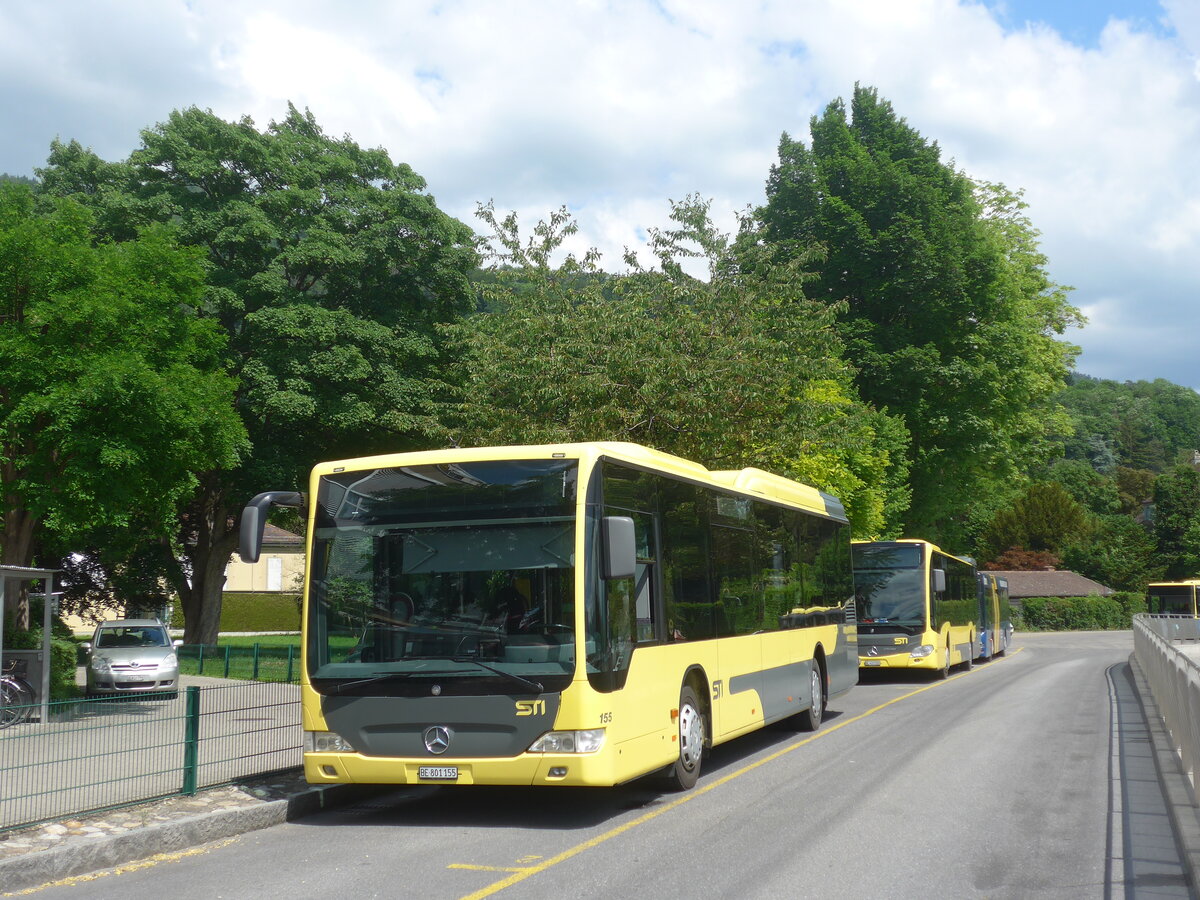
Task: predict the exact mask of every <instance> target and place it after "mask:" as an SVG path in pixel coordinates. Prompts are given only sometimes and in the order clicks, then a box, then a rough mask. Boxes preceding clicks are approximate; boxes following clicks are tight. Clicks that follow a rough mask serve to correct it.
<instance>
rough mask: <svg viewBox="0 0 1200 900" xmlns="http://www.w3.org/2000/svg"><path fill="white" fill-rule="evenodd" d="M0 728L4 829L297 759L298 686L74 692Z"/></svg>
mask: <svg viewBox="0 0 1200 900" xmlns="http://www.w3.org/2000/svg"><path fill="white" fill-rule="evenodd" d="M48 709H49V714H48V716H47V720H46V721H45V722H43V721H41V720H40V719H41V711H42V707H41V706H40V705H39V706H36V707H34V708H33V709H32V710H31V711H32V715H31V717H30V719H29V721H27V722H25V723H23V724H20V725H14V726H12V727H10V728H6V729H3V730H0V831H7V830H11V829H14V828H20V827H23V826H26V825H32V824H36V823H38V822H45V821H48V820H51V819H55V818H61V817H65V816H78V815H83V814H85V813H90V812H98V811H101V810H105V809H111V808H114V807H118V806H128V805H131V804H134V803H143V802H146V801H148V800H156V799H159V798H161V797H167V796H171V795H177V794H194V793H195V792H196V791H197V790H199V789H200V788H204V787H213V786H216V785H220V784H228V783H230V782H232V781H235V780H237V779H239V778H247V777H250V776H253V775H263V774H268V773H271V772H277V771H281V770H284V769H290V768H295V767H297V766H299V765H300V764H301V731H300V690H299V688H298V687H297V686H295V685H291V684H271V683H262V682H245V683H242V684H211V685H203V686H200V685H192V686H189V687H187V688H186V689H185V690H184V691H183V692H181V693H180V694H179V695H178V696H177V697H174V698H170V699H156V698H152V697H150V696H134V697H114V698H104V699H89V700H70V701H63V702H54V703H50V704H49V707H48Z"/></svg>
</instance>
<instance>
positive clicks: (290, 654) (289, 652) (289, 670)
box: [287, 644, 292, 684]
mask: <svg viewBox="0 0 1200 900" xmlns="http://www.w3.org/2000/svg"><path fill="white" fill-rule="evenodd" d="M287 683H288V684H291V683H292V645H291V644H288V673H287Z"/></svg>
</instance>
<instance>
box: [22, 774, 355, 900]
mask: <svg viewBox="0 0 1200 900" xmlns="http://www.w3.org/2000/svg"><path fill="white" fill-rule="evenodd" d="M362 793H363V789H362V788H355V787H352V786H341V785H338V786H333V787H317V788H314V787H311V786H310V785H309V784H308V783H307V782H305V780H304V775H303V773H302V772H300V771H298V770H297V771H292V772H287V773H282V774H279V775H275V776H273V777H267V778H262V779H254V780H247V781H245V782H243V783H242V784H239V785H235V786H230V787H223V788H213V789H210V790H205V791H201V792H200V793H198V794H197V795H196V796H195V797H183V796H177V797H169V798H167V799H164V800H159V801H156V802H152V803H143V804H140V805H138V806H129V807H125V808H123V809H116V810H111V811H109V812H107V813H97V814H95V815H90V816H83V817H80V818H78V819H64V820H61V821H58V822H53V823H50V824H46V825H38V826H35V827H32V828H27V829H23V830H21V831H16V832H9V833H7V834H0V891H2V892H3V893H0V896H4V897H9V896H14V894H15V893H16V892H20V891H24V890H26V889H29V888H34V887H39V886H41V885H44V884H47V883H50V882H54V881H60V880H63V879H66V878H70V877H72V876H76V875H84V874H87V873H90V872H98V871H101V870H103V869H108V868H112V867H114V866H120V865H123V864H125V863H129V862H133V861H135V860H140V859H148V858H150V857H153V856H155V855H156V854H159V853H172V852H177V851H180V850H186V849H190V848H192V847H196V846H199V845H201V844H206V843H208V842H210V841H215V840H220V839H222V838H226V837H231V836H234V835H238V834H245V833H246V832H249V831H255V830H257V829H259V828H269V827H270V826H272V825H279V824H281V823H283V822H287V821H291V820H293V819H298V818H301V817H303V816H306V815H310V814H312V813H314V812H317V811H319V810H321V809H325V808H329V807H332V806H336V805H340V804H341V803H344V802H350V801H351V800H353V799H354V798H355V797H357V796H361V795H362Z"/></svg>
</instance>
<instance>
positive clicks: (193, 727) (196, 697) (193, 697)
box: [183, 685, 200, 797]
mask: <svg viewBox="0 0 1200 900" xmlns="http://www.w3.org/2000/svg"><path fill="white" fill-rule="evenodd" d="M199 768H200V688H198V687H196V686H195V685H191V686H189V687H188V689H187V701H186V703H185V709H184V714H183V795H184V796H185V797H194V796H196V782H197V780H198V779H197V771H198V769H199Z"/></svg>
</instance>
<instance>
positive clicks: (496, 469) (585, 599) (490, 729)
mask: <svg viewBox="0 0 1200 900" xmlns="http://www.w3.org/2000/svg"><path fill="white" fill-rule="evenodd" d="M272 504H277V505H287V506H300V507H306V508H307V521H308V535H309V536H308V564H307V566H306V577H305V590H304V595H305V596H304V613H303V615H304V618H303V632H304V634H303V643H304V647H303V654H302V658H303V672H302V677H301V690H302V694H303V727H304V742H305V750H304V769H305V774H306V776H307V778H308V780H309V781H310V782H312V783H314V784H330V783H376V784H416V783H423V784H508V785H517V784H521V785H614V784H619V783H622V782H626V781H629V780H632V779H634V778H637V777H639V776H643V775H647V774H650V773H655V772H660V773H661V774H662V775H663V776H664V779H665V781H666V783H667V784H668V785H669V786H671V787H673V788H675V789H680V790H684V789H687V788H689V787H691V786H692V785H693V784H694V783H695V782H696V779H697V778H698V777H699V774H700V766H701V760H702V757H703V755H704V753H705V751H706V749H707V748H709V747H711V746H713V745H716V744H720V743H722V742H724V741H728V740H730V739H732V738H736V737H738V736H739V735H744V734H746V733H748V732H751V731H754V730H755V729H758V728H762V727H763V726H764V725H766V724H768V723H771V722H777V721H785V720H786V721H788V722H789V723H794V724H795V725H796V726H797V727H798V728H803V729H808V730H814V729H816V728H818V727H819V725H820V723H821V718H822V716H823V715H824V711H825V708H826V704H827V703H828V701H829V699H830V698H832V697H834V696H837V695H838V694H841V693H842V692H844V691H847V690H849V689H850V687H851V686H852V685H854V684H855V683H856V682H857V680H858V648H857V646H856V644H855V630H854V619H853V590H854V588H853V580H852V576H851V571H850V541H849V528H848V524H847V520H846V516H845V513H844V510H843V508H842V504H841V503H840V502H839V501H838V500H836V499H835V498H833V497H831V496H829V495H827V494H824V493H822V492H820V491H818V490H816V489H814V488H811V487H808V486H806V485H803V484H799V483H796V482H793V481H789V480H787V479H784V478H781V477H779V476H776V475H771V474H768V473H766V472H763V471H760V470H757V469H743V470H740V471H709V470H708V469H706V468H705V467H703V466H701V465H699V464H697V463H694V462H688V461H686V460H683V459H680V458H677V457H674V456H670V455H667V454H664V453H660V452H656V451H654V450H650V449H647V448H644V447H641V446H638V445H635V444H627V443H616V442H613V443H578V444H562V445H551V446H527V447H494V448H483V449H457V448H456V449H451V450H437V451H427V452H416V453H404V454H396V455H390V456H377V457H371V458H366V459H356V460H344V461H340V462H328V463H323V464H320V465H318V466H316V468H315V469H314V470H313V473H312V477H311V481H310V485H309V491H308V494H307V497H306V496H305V495H302V494H299V493H294V492H267V493H264V494H260V495H258V496H257V497H255V498H254V499H253V500H252V501H251V502H250V504H249V505H248V506H247V507H246V509H245V511H244V512H243V518H242V525H241V541H242V544H241V551H242V555H243V558H244V559H246V560H247V561H253V560H254V559H256V558H257V555H258V551H259V546H260V539H259V535H260V534H261V531H262V527H263V522H264V521H265V515H266V512H267V510H268V508H269V507H270V506H271V505H272Z"/></svg>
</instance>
